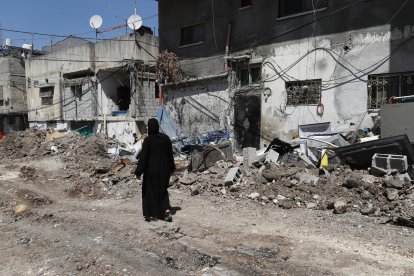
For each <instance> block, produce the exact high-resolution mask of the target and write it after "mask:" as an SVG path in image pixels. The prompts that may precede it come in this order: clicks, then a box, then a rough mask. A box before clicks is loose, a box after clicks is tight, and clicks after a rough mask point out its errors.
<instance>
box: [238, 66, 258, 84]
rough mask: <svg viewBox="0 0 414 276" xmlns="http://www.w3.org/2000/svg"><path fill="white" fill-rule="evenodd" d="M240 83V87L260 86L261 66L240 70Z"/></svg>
mask: <svg viewBox="0 0 414 276" xmlns="http://www.w3.org/2000/svg"><path fill="white" fill-rule="evenodd" d="M238 77H239V81H240V86H246V85H249V84H259V83H258V82H259V81H260V80H261V71H260V66H257V65H255V66H252V67H248V68H241V69H239V76H238Z"/></svg>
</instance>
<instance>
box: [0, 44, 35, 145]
mask: <svg viewBox="0 0 414 276" xmlns="http://www.w3.org/2000/svg"><path fill="white" fill-rule="evenodd" d="M30 46H31V45H28V44H26V45H24V48H23V47H16V46H13V45H12V42H11V40H10V39H6V43H5V44H4V45H0V139H1V138H2V137H3V135H6V134H7V133H9V132H11V131H20V130H25V129H26V128H27V126H28V123H27V104H26V81H25V68H24V60H25V58H27V57H28V56H30V55H39V54H40V53H39V52H38V51H32V50H31V47H30Z"/></svg>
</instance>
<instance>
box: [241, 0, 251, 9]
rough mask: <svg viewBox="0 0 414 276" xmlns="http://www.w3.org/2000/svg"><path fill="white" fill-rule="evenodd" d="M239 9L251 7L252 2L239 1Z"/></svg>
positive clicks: (248, 0) (247, 0)
mask: <svg viewBox="0 0 414 276" xmlns="http://www.w3.org/2000/svg"><path fill="white" fill-rule="evenodd" d="M240 2H241V3H240V8H247V7H251V6H252V2H253V0H240Z"/></svg>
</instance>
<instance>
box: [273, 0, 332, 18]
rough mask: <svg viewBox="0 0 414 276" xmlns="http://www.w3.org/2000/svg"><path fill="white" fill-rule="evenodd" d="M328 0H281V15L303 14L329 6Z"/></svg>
mask: <svg viewBox="0 0 414 276" xmlns="http://www.w3.org/2000/svg"><path fill="white" fill-rule="evenodd" d="M327 2H328V1H327V0H318V1H315V0H279V17H285V16H291V15H294V14H301V13H304V12H309V11H313V10H317V9H321V8H324V7H326V6H327Z"/></svg>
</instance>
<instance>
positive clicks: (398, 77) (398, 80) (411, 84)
mask: <svg viewBox="0 0 414 276" xmlns="http://www.w3.org/2000/svg"><path fill="white" fill-rule="evenodd" d="M413 94H414V72H407V73H396V74H381V75H370V76H368V101H369V102H368V108H369V109H376V108H380V107H381V105H383V104H385V103H387V102H388V101H389V100H390V98H391V97H402V96H409V95H413Z"/></svg>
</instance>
